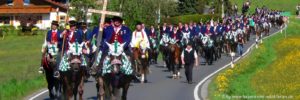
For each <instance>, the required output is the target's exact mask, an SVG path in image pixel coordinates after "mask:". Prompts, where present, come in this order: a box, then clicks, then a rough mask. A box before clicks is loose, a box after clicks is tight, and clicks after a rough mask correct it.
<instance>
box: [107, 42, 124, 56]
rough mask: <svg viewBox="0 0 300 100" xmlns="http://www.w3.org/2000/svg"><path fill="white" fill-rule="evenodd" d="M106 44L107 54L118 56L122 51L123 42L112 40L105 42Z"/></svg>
mask: <svg viewBox="0 0 300 100" xmlns="http://www.w3.org/2000/svg"><path fill="white" fill-rule="evenodd" d="M106 44H107V45H108V47H109V54H110V55H113V56H120V55H121V54H122V53H123V51H124V50H123V48H124V45H125V43H122V44H121V43H119V42H114V43H112V44H109V43H107V42H106Z"/></svg>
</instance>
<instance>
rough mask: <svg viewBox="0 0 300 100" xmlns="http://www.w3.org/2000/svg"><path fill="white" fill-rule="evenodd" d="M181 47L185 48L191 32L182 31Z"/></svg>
mask: <svg viewBox="0 0 300 100" xmlns="http://www.w3.org/2000/svg"><path fill="white" fill-rule="evenodd" d="M180 42H181V47H182V48H185V47H186V45H187V44H188V43H189V42H191V41H190V32H182V39H181V40H180Z"/></svg>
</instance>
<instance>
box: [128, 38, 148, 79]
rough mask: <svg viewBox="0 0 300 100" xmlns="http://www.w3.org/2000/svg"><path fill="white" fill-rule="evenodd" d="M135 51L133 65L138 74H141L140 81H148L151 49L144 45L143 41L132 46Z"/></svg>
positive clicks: (133, 51)
mask: <svg viewBox="0 0 300 100" xmlns="http://www.w3.org/2000/svg"><path fill="white" fill-rule="evenodd" d="M132 53H133V66H134V69H135V72H136V73H137V76H141V78H140V82H141V83H144V82H147V81H148V80H147V74H149V51H148V48H146V47H145V46H144V45H143V42H140V43H139V46H137V47H134V48H132Z"/></svg>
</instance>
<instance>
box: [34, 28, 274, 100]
mask: <svg viewBox="0 0 300 100" xmlns="http://www.w3.org/2000/svg"><path fill="white" fill-rule="evenodd" d="M275 31H276V30H275V29H272V30H271V33H274V32H275ZM253 43H255V37H254V36H253V35H251V38H250V41H249V42H248V43H247V44H246V45H244V51H245V50H247V49H248V48H249V47H250V46H251V45H252V44H253ZM235 58H236V57H235ZM203 61H204V60H203V59H200V62H203ZM230 62H231V57H228V56H226V55H222V58H221V59H218V60H217V61H216V62H214V63H213V65H209V66H208V65H199V66H196V67H194V70H193V84H187V81H186V78H185V75H184V69H181V70H180V72H181V78H180V79H176V80H175V79H171V78H170V77H171V75H172V74H171V73H170V72H166V70H167V68H165V67H163V63H162V61H160V62H159V64H157V65H151V66H150V69H151V73H150V74H149V75H148V81H149V82H148V83H144V84H140V83H132V84H131V87H130V88H129V91H128V95H127V99H128V100H194V94H193V91H194V88H195V86H196V85H197V83H198V82H200V81H201V80H202V79H204V78H205V77H206V76H208V75H209V74H211V73H213V72H214V71H216V70H218V69H219V68H221V67H223V66H224V65H226V64H228V63H230ZM199 90H200V89H199ZM198 94H199V95H200V91H198ZM47 99H49V96H48V92H46V93H44V94H41V95H39V96H38V97H37V98H34V100H47ZM96 99H97V96H96V88H95V82H94V79H93V78H90V79H89V82H87V83H85V84H84V100H96Z"/></svg>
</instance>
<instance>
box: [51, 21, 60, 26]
mask: <svg viewBox="0 0 300 100" xmlns="http://www.w3.org/2000/svg"><path fill="white" fill-rule="evenodd" d="M51 25H56V26H59V24H58V21H52V22H51Z"/></svg>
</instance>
